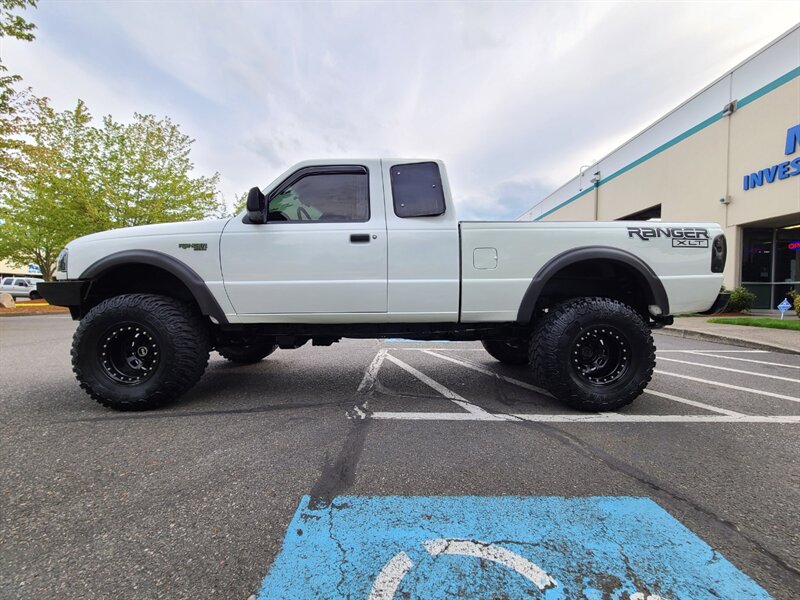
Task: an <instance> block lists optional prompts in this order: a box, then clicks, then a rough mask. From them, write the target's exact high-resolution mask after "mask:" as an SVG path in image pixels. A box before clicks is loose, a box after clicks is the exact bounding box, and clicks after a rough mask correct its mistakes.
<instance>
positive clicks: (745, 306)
mask: <svg viewBox="0 0 800 600" xmlns="http://www.w3.org/2000/svg"><path fill="white" fill-rule="evenodd" d="M755 301H756V295H755V294H754V293H753V292H751V291H750V290H748V289H747V288H743V287H738V288H736V289H735V290H733V291H732V292H731V298H730V300H728V307H727V308H726V310H727V311H728V312H742V311H744V310H750V309H751V308H753V304H754V303H755Z"/></svg>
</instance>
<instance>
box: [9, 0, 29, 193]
mask: <svg viewBox="0 0 800 600" xmlns="http://www.w3.org/2000/svg"><path fill="white" fill-rule="evenodd" d="M29 6H30V7H35V6H36V0H0V43H2V40H3V38H7V37H11V38H16V39H19V40H25V41H31V40H32V39H33V38H34V35H33V30H34V29H35V28H36V26H35V25H34V24H33V23H30V22H28V21H26V20H25V19H24V18H22V17H21V16H19V15H16V14H14V13H13V11H14V10H16V9H24V8H27V7H29ZM20 80H21V77H20V76H19V75H9V74H8V68H7V67H6V65H5V64H4V63H3V59H2V56H0V184H2V183H4V182H7V181H10V180H13V179H14V176H15V174H16V173H17V172H18V171H19V169H20V168H22V163H21V160H20V151H21V150H22V148H23V146H24V142H23V141H22V140H21V139H20V137H19V136H20V135H21V129H22V127H23V119H22V117H21V115H20V104H21V103H23V102H24V99H22V98H20V97H19V94H18V93H17V91H16V90H15V89H14V85H15V84H17V83H19V81H20Z"/></svg>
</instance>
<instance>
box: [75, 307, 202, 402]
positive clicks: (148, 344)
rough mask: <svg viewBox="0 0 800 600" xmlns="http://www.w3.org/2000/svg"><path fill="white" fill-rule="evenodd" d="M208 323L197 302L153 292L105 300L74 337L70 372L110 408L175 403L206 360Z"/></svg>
mask: <svg viewBox="0 0 800 600" xmlns="http://www.w3.org/2000/svg"><path fill="white" fill-rule="evenodd" d="M210 348H211V337H210V332H209V329H208V324H207V323H206V322H205V321H204V320H203V318H202V316H201V315H200V314H199V312H198V311H197V309H196V308H195V307H194V306H191V305H189V304H186V303H184V302H181V301H179V300H176V299H175V298H170V297H167V296H157V295H153V294H124V295H121V296H115V297H113V298H109V299H107V300H104V301H103V302H101V303H100V304H98V305H97V306H95V307H94V308H93V309H91V310H90V311H89V313H88V314H87V315H86V317H84V318H83V319H82V320H81V322H80V325H79V326H78V329H77V331H76V332H75V337H74V338H73V341H72V370H73V371H74V372H75V376H76V377H77V378H78V382H79V383H80V385H81V387H82V388H83V389H84V390H85V391H86V392H87V393H88V394H89V395H90V396H91V397H92V398H94V399H95V400H97V401H98V402H99V403H100V404H102V405H103V406H105V407H107V408H113V409H116V410H147V409H151V408H156V407H158V406H162V405H164V404H167V403H169V402H172V401H173V400H175V399H176V398H178V397H179V396H181V395H182V394H183V393H185V392H186V391H187V390H189V388H191V387H192V386H193V385H194V384H196V383H197V382H198V380H199V379H200V377H201V376H202V375H203V372H204V371H205V368H206V365H207V364H208V354H209V351H210Z"/></svg>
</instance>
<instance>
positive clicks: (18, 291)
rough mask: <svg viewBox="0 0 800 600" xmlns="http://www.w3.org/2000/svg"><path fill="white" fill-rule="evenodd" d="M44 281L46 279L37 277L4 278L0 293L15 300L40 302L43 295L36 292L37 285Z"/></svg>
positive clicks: (0, 282) (0, 281) (0, 285)
mask: <svg viewBox="0 0 800 600" xmlns="http://www.w3.org/2000/svg"><path fill="white" fill-rule="evenodd" d="M43 281H44V279H37V278H35V277H3V279H2V280H0V293H3V292H5V293H7V294H11V296H12V297H13V298H14V300H18V299H19V298H27V299H29V300H38V299H40V298H41V297H42V295H41V294H40V293H39V292H38V291H36V285H37V284H39V283H41V282H43Z"/></svg>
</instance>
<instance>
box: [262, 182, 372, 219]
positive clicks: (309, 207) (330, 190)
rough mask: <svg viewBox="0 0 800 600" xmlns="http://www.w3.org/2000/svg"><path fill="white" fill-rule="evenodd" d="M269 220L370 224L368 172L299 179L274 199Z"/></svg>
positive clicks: (271, 201)
mask: <svg viewBox="0 0 800 600" xmlns="http://www.w3.org/2000/svg"><path fill="white" fill-rule="evenodd" d="M267 220H268V221H319V222H324V223H358V222H365V221H369V187H368V176H367V173H366V172H363V173H309V174H308V175H305V176H302V177H301V178H300V179H295V180H294V181H293V182H292V183H290V184H289V185H287V186H285V187H283V188H281V189H279V190H278V193H277V194H275V195H273V196H272V197H271V198H270V200H269V215H268V218H267Z"/></svg>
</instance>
